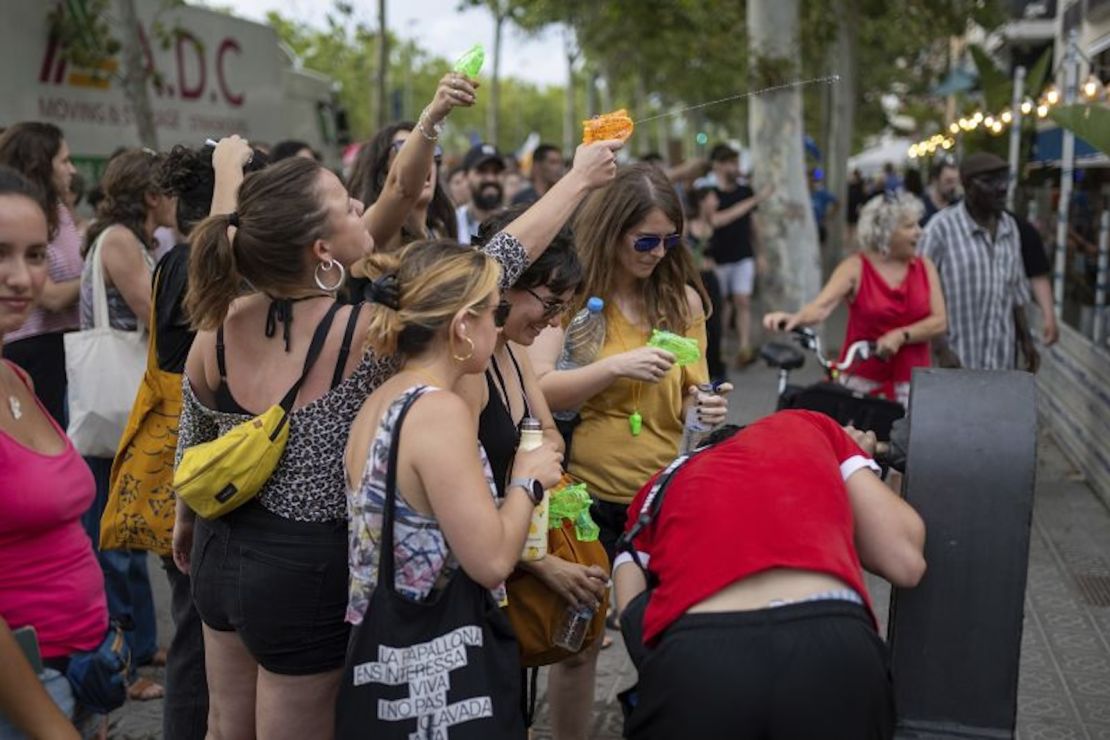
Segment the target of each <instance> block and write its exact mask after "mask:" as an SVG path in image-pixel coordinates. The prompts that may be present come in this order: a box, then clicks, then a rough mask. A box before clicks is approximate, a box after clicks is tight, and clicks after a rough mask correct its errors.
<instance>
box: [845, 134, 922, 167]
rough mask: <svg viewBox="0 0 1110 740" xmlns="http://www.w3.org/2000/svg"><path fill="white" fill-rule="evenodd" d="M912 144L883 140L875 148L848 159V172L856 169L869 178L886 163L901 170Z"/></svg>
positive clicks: (894, 139) (902, 141)
mask: <svg viewBox="0 0 1110 740" xmlns="http://www.w3.org/2000/svg"><path fill="white" fill-rule="evenodd" d="M912 143H913V142H912V141H910V140H909V139H904V138H893V137H891V138H884V139H883V140H882V141H880V142H879V143H878V144H876V145H875V146H873V147H871V148H869V149H864V150H863V151H862V152H860V153H859V154H856V155H855V156H852V157H849V158H848V171H849V172H851V171H852V170H854V169H858V170H859V171H860V172H861V173H862V174H863V176H864V177H870V176H872V175H875V174H878V173H879V172H881V171H882V169H883V165H885V164H886V163H887V162H891V163H893V164H894V166H895V167H897V168H901V167H902V166H903V165H904V164H905V163H906V160H907V159H909V155H908V154H907V152H908V151H909V148H910V145H911V144H912Z"/></svg>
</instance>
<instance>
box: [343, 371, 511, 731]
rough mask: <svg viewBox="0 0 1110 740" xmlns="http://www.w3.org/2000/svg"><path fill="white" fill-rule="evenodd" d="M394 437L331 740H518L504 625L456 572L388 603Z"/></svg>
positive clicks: (391, 594)
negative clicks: (422, 596)
mask: <svg viewBox="0 0 1110 740" xmlns="http://www.w3.org/2000/svg"><path fill="white" fill-rule="evenodd" d="M418 397H419V392H417V393H413V394H412V395H411V396H409V398H408V399H407V400H406V401H405V404H404V406H403V407H402V408H401V412H400V414H399V415H398V417H397V423H396V424H395V425H394V428H393V439H392V442H391V444H390V450H389V472H388V475H387V478H386V498H385V511H384V513H383V517H382V520H383V521H382V536H381V553H380V554H381V558H380V561H379V563H380V565H379V568H378V583H377V586H376V587H375V588H374V592H373V593H372V594H371V596H370V601H369V604H368V605H367V608H366V615H365V617H364V618H363V621H362V624H359V625H357V626H356V627H355V628H354V630H352V632H351V640H350V643H349V645H348V647H347V659H346V662H345V663H344V666H343V682H342V684H341V685H340V688H339V699H338V701H337V704H336V728H335V729H336V733H335V737H336V738H337V739H338V740H356V738H357V739H358V740H367V739H369V740H394V739H396V740H410V738H411V739H414V740H415V739H420V740H425V739H427V740H432V739H435V740H521V739H522V738H524V737H525V729H524V718H523V716H522V715H521V712H520V702H521V679H520V658H519V652H518V650H517V645H516V638H515V637H514V636H513V632H512V628H511V627H510V625H509V620H508V618H507V617H506V616H505V615H504V614H503V613H502V611H501V609H500V608H498V606H497V604H496V603H494V600H493V597H492V596H491V595H490V593H489V591H487V590H486V589H484V588H483V587H482V586H480V585H479V584H477V583H475V582H474V581H472V580H471V579H470V578H469V577H468V576H467V575H466V573H465V572H464V571H463V570H462V568H460V569H458V570H457V571H456V572H455V573H454V574H453V575H452V576H451V579H450V581H448V584H447V586H446V587H445V588H444V589H443V590H441V591H439V592H438V593H433V594H432V595H431V596H430V597H429V599H428V600H427V601H423V602H414V601H411V600H410V599H407V598H405V597H404V596H401V595H400V594H398V593H397V591H396V588H395V576H394V573H395V570H394V562H393V522H394V517H395V510H396V498H397V452H398V447H399V443H398V440H399V439H400V432H401V423H402V421H403V420H404V418H405V415H406V414H407V413H408V410H409V407H410V406H411V405H412V403H413V402H414V401H415V400H416V398H418Z"/></svg>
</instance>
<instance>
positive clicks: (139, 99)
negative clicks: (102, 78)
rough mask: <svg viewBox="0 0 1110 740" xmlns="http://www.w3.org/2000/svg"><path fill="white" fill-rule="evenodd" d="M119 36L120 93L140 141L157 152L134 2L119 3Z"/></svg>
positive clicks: (155, 134) (152, 112) (131, 0)
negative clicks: (129, 108)
mask: <svg viewBox="0 0 1110 740" xmlns="http://www.w3.org/2000/svg"><path fill="white" fill-rule="evenodd" d="M118 7H119V18H120V33H121V36H122V38H121V40H120V41H121V44H122V47H123V48H122V52H123V92H124V95H125V96H126V97H127V103H128V105H130V106H131V112H132V114H133V115H134V116H135V126H136V128H137V129H138V133H139V141H140V142H141V143H142V145H143V146H145V147H146V148H148V149H152V150H154V151H158V130H157V129H156V128H155V127H154V111H153V109H152V108H151V107H150V87H149V86H148V85H147V67H146V60H145V59H144V58H143V46H142V42H141V41H140V39H139V16H138V15H137V14H136V13H135V0H118Z"/></svg>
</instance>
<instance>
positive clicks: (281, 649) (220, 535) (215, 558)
mask: <svg viewBox="0 0 1110 740" xmlns="http://www.w3.org/2000/svg"><path fill="white" fill-rule="evenodd" d="M191 577H192V578H191V580H192V593H193V601H194V603H195V604H196V607H197V612H198V613H199V614H200V618H201V620H202V621H203V622H204V624H206V625H207V626H208V627H210V628H211V629H214V630H219V631H221V632H231V631H234V632H236V633H237V634H238V635H239V637H240V639H242V640H243V643H244V644H245V645H246V647H247V650H248V651H250V653H251V655H252V656H253V657H254V659H255V660H256V661H258V664H259V665H261V666H262V667H263V668H265V669H266V670H268V671H270V672H271V673H278V674H283V675H289V676H298V675H308V674H313V673H323V672H326V671H330V670H334V669H336V668H340V667H342V665H343V658H344V655H345V653H346V649H347V638H348V636H349V633H350V626H349V625H348V624H347V623H346V622H345V621H344V619H343V617H344V614H345V612H346V608H347V522H346V521H345V520H339V521H335V522H326V523H318V522H297V521H293V520H291V519H285V518H284V517H279V516H277V515H276V514H273V513H271V512H269V511H267V510H266V509H264V508H262V506H261V505H259V504H258V503H257V502H251V503H248V504H246V505H245V506H243V507H242V508H240V509H237V510H236V511H233V512H232V513H230V514H228V515H227V516H224V517H221V518H219V519H202V518H199V517H198V518H197V521H196V526H195V530H194V533H193V553H192V572H191Z"/></svg>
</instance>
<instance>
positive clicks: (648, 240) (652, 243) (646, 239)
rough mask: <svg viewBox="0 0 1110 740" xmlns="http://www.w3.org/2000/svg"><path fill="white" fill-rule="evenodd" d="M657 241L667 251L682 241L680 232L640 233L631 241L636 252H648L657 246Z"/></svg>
mask: <svg viewBox="0 0 1110 740" xmlns="http://www.w3.org/2000/svg"><path fill="white" fill-rule="evenodd" d="M659 242H662V243H663V249H665V250H667V251H668V252H669V251H671V250H672V249H674V248H675V247H677V246H678V245H679V244H681V243H682V235H681V234H667V235H666V236H660V235H659V234H641V235H640V236H638V237H636V241H634V242H632V248H633V249H635V250H636V251H637V252H650V251H651V250H653V249H655V248H656V247H658V246H659Z"/></svg>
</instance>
